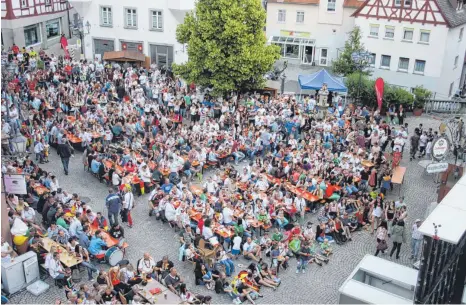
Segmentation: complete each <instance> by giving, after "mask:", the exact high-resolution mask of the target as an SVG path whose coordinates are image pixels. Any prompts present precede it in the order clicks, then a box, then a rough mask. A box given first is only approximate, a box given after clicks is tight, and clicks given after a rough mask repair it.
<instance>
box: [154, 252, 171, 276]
mask: <svg viewBox="0 0 466 305" xmlns="http://www.w3.org/2000/svg"><path fill="white" fill-rule="evenodd" d="M173 266H174V264H173V262H172V261H171V260H169V259H168V256H167V255H164V256H163V257H162V260H160V261H158V262H157V264H156V265H155V268H154V270H155V271H156V272H157V276H158V277H159V278H160V279H164V278H165V277H166V276H167V275H168V273H169V272H170V269H172V268H173Z"/></svg>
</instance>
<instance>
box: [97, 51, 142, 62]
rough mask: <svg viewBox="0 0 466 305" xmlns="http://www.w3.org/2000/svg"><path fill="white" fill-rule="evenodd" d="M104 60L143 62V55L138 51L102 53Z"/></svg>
mask: <svg viewBox="0 0 466 305" xmlns="http://www.w3.org/2000/svg"><path fill="white" fill-rule="evenodd" d="M104 60H108V61H145V60H146V57H145V56H144V54H142V53H141V52H138V51H111V52H105V53H104Z"/></svg>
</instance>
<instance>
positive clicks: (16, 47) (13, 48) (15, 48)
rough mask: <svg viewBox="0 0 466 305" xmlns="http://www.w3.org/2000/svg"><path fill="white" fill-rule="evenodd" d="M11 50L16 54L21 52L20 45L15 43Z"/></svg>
mask: <svg viewBox="0 0 466 305" xmlns="http://www.w3.org/2000/svg"><path fill="white" fill-rule="evenodd" d="M11 50H12V51H13V54H14V55H15V56H16V55H18V53H19V47H18V46H17V45H16V44H13V46H12V47H11Z"/></svg>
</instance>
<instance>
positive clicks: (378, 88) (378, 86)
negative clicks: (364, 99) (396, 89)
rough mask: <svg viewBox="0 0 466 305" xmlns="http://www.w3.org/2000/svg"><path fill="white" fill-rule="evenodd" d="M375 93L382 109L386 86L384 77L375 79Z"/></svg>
mask: <svg viewBox="0 0 466 305" xmlns="http://www.w3.org/2000/svg"><path fill="white" fill-rule="evenodd" d="M374 87H375V95H376V96H377V105H378V107H379V110H380V109H382V99H383V87H384V82H383V78H381V77H379V78H377V79H376V80H375V85H374Z"/></svg>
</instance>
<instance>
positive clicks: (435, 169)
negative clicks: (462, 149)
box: [426, 162, 448, 174]
mask: <svg viewBox="0 0 466 305" xmlns="http://www.w3.org/2000/svg"><path fill="white" fill-rule="evenodd" d="M447 169H448V163H446V162H442V163H431V164H429V165H427V167H426V171H427V172H428V173H429V174H436V173H443V172H445V171H446V170H447Z"/></svg>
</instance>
